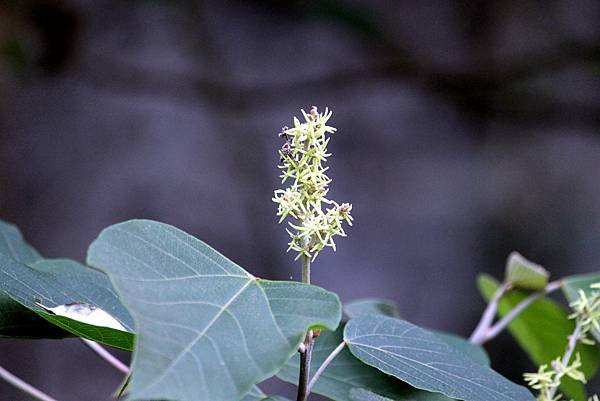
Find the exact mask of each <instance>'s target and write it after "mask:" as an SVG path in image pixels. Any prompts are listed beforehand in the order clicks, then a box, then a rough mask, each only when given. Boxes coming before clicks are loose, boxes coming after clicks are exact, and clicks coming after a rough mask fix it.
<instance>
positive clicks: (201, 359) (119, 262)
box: [88, 220, 341, 401]
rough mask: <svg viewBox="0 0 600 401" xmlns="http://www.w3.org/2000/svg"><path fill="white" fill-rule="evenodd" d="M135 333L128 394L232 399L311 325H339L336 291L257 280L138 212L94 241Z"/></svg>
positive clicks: (272, 368)
mask: <svg viewBox="0 0 600 401" xmlns="http://www.w3.org/2000/svg"><path fill="white" fill-rule="evenodd" d="M88 262H89V264H90V265H92V266H95V267H97V268H100V269H102V270H104V271H105V272H106V273H107V274H108V276H109V277H110V279H111V281H112V282H113V284H114V286H115V289H116V291H117V292H118V294H119V295H120V297H121V299H122V301H123V303H124V304H125V306H126V307H127V309H128V310H129V311H130V312H131V314H132V316H133V318H134V320H135V327H136V332H137V341H136V348H135V352H134V356H133V365H132V371H133V372H135V374H134V375H133V376H132V378H131V386H130V396H129V399H130V400H139V399H172V400H178V401H231V400H236V399H240V398H242V397H243V396H244V395H245V394H246V393H247V392H248V391H249V390H250V389H251V387H252V386H253V385H254V384H256V383H258V382H260V381H262V380H264V379H266V378H269V377H271V376H272V375H274V374H275V372H276V371H277V370H279V368H280V367H281V366H283V364H284V363H285V361H286V360H288V359H289V358H290V357H291V356H292V355H293V354H295V353H297V350H298V346H299V345H300V343H301V342H302V340H303V339H304V336H305V335H306V332H307V330H308V328H309V327H315V328H325V329H330V330H334V329H335V328H336V327H337V325H338V324H339V321H340V318H341V304H340V302H339V298H338V297H337V295H335V294H333V293H331V292H329V291H325V290H323V289H321V288H319V287H315V286H310V285H306V284H301V283H296V282H274V281H267V280H261V279H257V278H256V277H254V276H252V275H250V274H249V273H248V272H246V271H245V270H244V269H242V268H241V267H239V266H238V265H236V264H234V263H233V262H231V261H230V260H229V259H227V258H225V257H224V256H223V255H221V254H219V253H218V252H217V251H215V250H214V249H212V248H211V247H209V246H208V245H206V244H205V243H203V242H202V241H200V240H198V239H196V238H194V237H192V236H191V235H189V234H187V233H185V232H183V231H181V230H178V229H177V228H175V227H172V226H169V225H167V224H162V223H158V222H154V221H148V220H133V221H128V222H125V223H121V224H117V225H114V226H111V227H109V228H107V229H105V230H104V231H103V232H102V233H101V234H100V236H99V237H98V239H96V240H95V241H94V242H93V243H92V245H91V246H90V249H89V252H88Z"/></svg>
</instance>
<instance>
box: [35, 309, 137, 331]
mask: <svg viewBox="0 0 600 401" xmlns="http://www.w3.org/2000/svg"><path fill="white" fill-rule="evenodd" d="M36 305H38V306H39V307H40V308H43V309H44V310H45V311H46V312H49V313H52V314H54V315H57V316H64V317H68V318H69V319H73V320H77V321H78V322H81V323H86V324H91V325H93V326H100V327H108V328H111V329H115V330H120V331H127V329H126V328H125V327H123V325H122V324H121V323H119V321H118V320H117V319H115V318H114V317H112V316H111V315H110V314H109V313H108V312H106V311H105V310H103V309H100V308H98V307H97V306H95V305H90V304H87V303H85V302H74V303H70V304H65V305H58V306H55V307H53V308H50V307H48V306H44V305H42V304H41V303H39V302H36Z"/></svg>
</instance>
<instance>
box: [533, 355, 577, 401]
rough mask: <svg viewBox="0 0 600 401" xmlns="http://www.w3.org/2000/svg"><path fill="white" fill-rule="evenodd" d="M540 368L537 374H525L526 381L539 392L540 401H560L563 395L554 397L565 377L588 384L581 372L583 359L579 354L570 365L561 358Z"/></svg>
mask: <svg viewBox="0 0 600 401" xmlns="http://www.w3.org/2000/svg"><path fill="white" fill-rule="evenodd" d="M550 365H551V367H549V366H548V365H542V366H540V367H539V369H538V371H537V373H525V374H524V375H523V376H524V378H525V381H526V382H527V384H528V385H529V387H531V388H532V389H534V390H538V392H539V396H538V398H537V399H538V401H559V400H560V399H562V395H560V394H557V395H554V394H553V392H554V391H555V389H556V387H558V386H559V385H560V382H561V380H562V378H563V377H565V376H568V377H570V378H572V379H574V380H577V381H580V382H582V383H586V379H585V375H584V374H583V372H581V370H579V369H580V368H581V358H580V356H579V354H576V355H575V359H574V360H573V361H571V362H570V363H569V364H566V365H565V364H563V362H562V361H561V358H556V359H555V360H553V361H552V363H551V364H550Z"/></svg>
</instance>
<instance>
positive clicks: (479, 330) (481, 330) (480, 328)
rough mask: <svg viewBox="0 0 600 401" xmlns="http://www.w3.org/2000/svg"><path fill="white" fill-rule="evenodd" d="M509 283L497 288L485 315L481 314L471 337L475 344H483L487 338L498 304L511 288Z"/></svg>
mask: <svg viewBox="0 0 600 401" xmlns="http://www.w3.org/2000/svg"><path fill="white" fill-rule="evenodd" d="M510 287H511V286H510V284H509V283H502V285H500V287H499V288H498V289H497V290H496V293H495V294H494V296H493V297H492V299H491V301H490V302H489V303H488V305H487V307H486V308H485V311H484V312H483V315H481V320H480V321H479V323H478V324H477V327H476V328H475V330H474V331H473V334H471V337H469V342H471V343H473V344H481V343H482V341H483V340H484V338H485V335H486V332H487V331H488V330H489V328H490V326H491V325H492V322H493V321H494V317H496V311H497V310H498V304H499V303H500V300H501V299H502V297H503V296H504V295H505V294H506V293H507V292H508V291H509V290H510Z"/></svg>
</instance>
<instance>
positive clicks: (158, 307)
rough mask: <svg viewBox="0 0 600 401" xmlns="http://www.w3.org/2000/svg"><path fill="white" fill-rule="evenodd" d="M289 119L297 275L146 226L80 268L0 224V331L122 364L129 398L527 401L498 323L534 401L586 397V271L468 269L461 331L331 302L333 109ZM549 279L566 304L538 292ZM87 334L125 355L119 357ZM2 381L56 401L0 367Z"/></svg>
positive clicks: (284, 210)
mask: <svg viewBox="0 0 600 401" xmlns="http://www.w3.org/2000/svg"><path fill="white" fill-rule="evenodd" d="M302 114H303V118H304V121H303V122H301V121H300V120H299V119H294V127H293V128H284V129H283V130H282V132H281V133H280V134H279V136H280V137H281V138H282V140H283V146H282V148H281V150H280V151H279V156H280V159H281V163H280V166H279V168H280V169H281V171H282V175H281V178H282V181H283V183H284V184H285V185H287V187H286V188H283V189H278V190H276V191H275V192H274V196H273V201H274V202H275V203H276V204H277V215H278V216H279V219H280V222H284V221H286V220H287V221H288V227H287V232H288V234H289V235H290V243H289V249H288V251H290V250H291V251H293V252H295V253H296V259H299V260H300V264H301V271H302V282H290V281H270V280H266V279H262V278H258V277H255V276H253V275H252V274H250V273H249V272H248V271H246V270H245V269H243V268H242V267H240V266H238V265H237V264H235V263H234V262H232V261H230V260H229V259H227V258H226V257H225V256H223V255H221V254H220V253H219V252H217V251H216V250H215V249H213V248H211V247H210V246H208V245H207V244H205V243H204V242H202V241H200V240H199V239H196V238H194V237H193V236H191V235H190V234H187V233H185V232H183V231H181V230H179V229H177V228H175V227H173V226H170V225H167V224H164V223H159V222H156V221H150V220H130V221H126V222H123V223H119V224H116V225H113V226H110V227H108V228H106V229H105V230H103V231H102V232H101V233H100V235H99V236H98V238H97V239H96V240H95V241H94V242H93V243H92V244H91V245H90V247H89V250H88V255H87V259H86V263H85V264H82V263H79V262H75V261H72V260H67V259H47V258H44V257H43V256H42V255H40V254H39V253H38V252H37V251H36V250H35V249H33V248H32V247H31V246H30V245H28V244H27V243H26V242H25V240H24V239H23V238H22V236H21V234H20V232H19V231H18V229H17V228H16V227H14V226H12V225H10V224H7V223H1V222H0V336H1V337H10V338H55V339H60V338H65V337H73V336H75V337H79V338H81V339H82V340H83V342H84V343H85V344H86V345H87V346H89V347H90V348H91V349H92V350H93V351H94V352H96V353H97V354H98V355H99V356H100V357H101V358H103V359H104V360H106V361H107V362H109V363H110V364H111V365H112V366H114V367H115V368H116V369H118V370H119V371H120V372H122V373H123V374H124V375H126V380H125V383H126V385H124V386H123V388H122V389H121V392H120V394H119V395H120V396H121V394H122V395H123V396H124V397H127V399H128V400H146V401H148V400H173V401H261V400H262V401H265V400H271V401H284V400H285V399H284V398H283V397H280V396H268V395H266V394H264V393H263V392H262V391H261V390H260V389H259V387H258V386H257V385H258V384H260V383H261V382H262V381H264V380H266V379H269V378H271V377H277V378H279V379H280V380H283V381H286V382H290V383H293V384H295V385H296V386H297V391H296V394H297V395H296V399H297V401H305V400H307V399H308V397H309V395H310V394H311V393H318V394H321V395H323V396H325V397H327V398H328V399H331V400H334V401H386V400H387V401H389V400H393V401H408V400H419V401H449V400H465V401H534V400H535V397H534V395H533V394H532V393H531V392H530V391H529V390H528V389H527V388H526V387H524V386H521V385H518V384H515V383H513V382H511V381H509V380H507V379H506V378H504V377H503V376H502V375H500V374H499V373H497V372H495V371H494V370H493V369H492V368H491V367H490V360H489V358H488V356H487V354H486V352H485V351H484V349H483V348H482V344H485V343H487V342H489V341H491V340H492V339H494V338H495V337H496V336H497V335H498V334H499V333H501V332H503V331H504V330H505V329H508V331H509V332H510V333H511V334H512V335H513V336H514V337H515V339H516V341H517V342H518V343H519V345H520V346H521V347H522V348H523V350H524V351H525V353H526V354H527V355H528V356H529V357H530V358H531V359H532V361H534V362H535V363H536V364H537V365H540V366H541V367H540V370H539V371H538V372H537V373H534V374H527V375H526V376H525V379H526V381H527V382H528V383H529V384H530V385H531V386H532V388H533V389H534V390H535V391H536V392H538V393H539V396H538V400H540V401H550V400H552V401H556V400H558V399H560V398H559V397H561V395H559V391H560V393H562V394H564V395H565V397H568V398H572V399H573V400H576V401H585V399H586V391H585V388H584V383H585V382H586V381H588V380H589V379H590V378H592V377H593V375H594V374H595V373H596V370H597V368H598V362H599V360H600V352H599V349H598V346H597V345H596V344H595V343H593V342H594V341H592V340H598V339H599V338H600V330H599V327H598V319H599V314H600V312H599V310H598V309H599V304H600V300H599V298H600V296H599V295H598V293H597V292H595V291H594V289H593V288H591V287H590V285H592V284H594V283H597V282H600V273H596V274H592V275H588V276H573V277H567V278H564V279H562V280H557V281H552V282H550V281H549V276H550V274H549V272H548V271H546V270H545V269H544V268H543V267H541V266H539V265H535V264H533V263H532V262H530V261H528V260H527V259H525V258H524V257H522V256H521V255H519V254H517V253H513V254H511V255H510V256H509V259H508V262H507V267H506V273H505V277H504V279H503V281H502V282H501V283H498V282H497V281H495V280H494V279H493V278H491V277H489V276H485V275H483V276H481V277H480V279H479V282H478V284H479V288H480V291H481V292H482V294H483V296H484V297H485V298H486V299H487V300H488V301H489V303H488V305H487V307H486V309H485V311H484V312H483V314H482V317H481V320H480V322H479V324H478V325H477V327H476V328H475V330H474V331H473V333H472V334H471V336H470V337H469V339H468V340H467V339H464V338H461V337H459V336H456V335H453V334H449V333H444V332H440V331H432V330H427V329H423V328H420V327H418V326H415V325H413V324H412V323H409V322H407V321H406V320H403V319H401V318H400V317H399V315H400V314H399V312H398V311H399V310H400V309H401V308H399V307H398V306H397V305H395V304H393V303H392V302H389V301H385V300H380V299H376V298H369V299H363V300H357V301H353V302H348V303H346V304H345V305H343V306H342V304H341V302H340V300H339V298H338V296H337V295H336V294H335V293H333V292H331V291H328V290H325V289H322V288H320V287H317V286H314V285H312V284H311V280H310V269H311V262H313V261H314V260H315V258H316V257H317V256H318V254H319V253H320V252H321V251H322V250H324V249H325V248H326V247H331V248H333V249H334V250H335V242H334V239H335V237H336V236H340V237H343V236H345V235H346V233H345V231H344V227H345V225H346V224H348V225H351V223H352V216H351V210H352V206H351V205H350V204H348V203H341V204H340V203H337V202H335V201H333V200H330V199H329V198H328V191H329V184H330V183H331V179H330V178H329V177H328V176H327V174H326V172H327V169H328V167H327V166H326V163H327V158H328V157H329V156H330V154H329V153H328V150H327V145H328V143H329V138H330V137H329V135H331V134H333V133H334V132H335V128H333V127H331V126H329V125H328V121H329V120H330V118H331V112H330V111H329V110H327V109H325V111H324V112H323V113H319V111H318V110H317V108H315V107H313V108H312V109H311V110H310V112H309V113H305V112H302ZM558 289H562V290H563V293H564V294H565V296H566V298H567V300H568V302H570V303H571V306H572V308H573V313H572V314H569V312H567V310H565V308H563V307H562V306H561V305H560V304H558V303H556V302H555V301H553V300H551V299H550V298H549V297H548V294H550V293H553V292H554V291H556V290H558ZM342 309H343V312H344V315H345V316H344V317H343V318H342ZM496 316H498V317H499V318H498V319H496ZM569 317H571V318H569ZM101 344H103V345H105V346H109V347H114V348H118V349H123V350H127V351H132V352H133V357H132V363H131V366H127V365H125V364H123V363H122V362H120V361H119V360H117V359H116V358H115V357H114V356H112V355H111V354H110V353H109V352H108V351H107V350H106V349H105V348H104V347H103V346H102V345H101ZM565 349H566V352H565V353H564V355H563V357H562V358H559V359H556V355H557V354H559V353H560V352H562V350H565ZM0 377H1V378H3V379H4V380H6V381H8V382H9V383H11V384H13V385H15V386H17V387H18V388H20V389H22V390H23V391H25V392H27V393H28V394H30V395H31V396H32V397H33V398H35V399H39V400H42V401H56V400H55V399H54V398H52V397H50V396H48V395H47V394H45V393H43V392H41V391H40V390H38V389H36V388H34V387H32V386H31V385H29V384H27V383H26V382H24V381H23V380H21V379H19V378H17V377H15V376H14V375H13V374H11V373H10V372H8V371H7V370H6V369H4V368H1V367H0ZM592 400H593V401H598V399H597V397H596V396H594V397H592Z"/></svg>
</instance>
